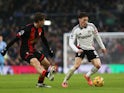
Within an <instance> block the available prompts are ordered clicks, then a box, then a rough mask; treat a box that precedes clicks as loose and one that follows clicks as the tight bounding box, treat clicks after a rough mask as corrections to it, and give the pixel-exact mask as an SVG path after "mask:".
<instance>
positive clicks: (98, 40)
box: [93, 24, 105, 49]
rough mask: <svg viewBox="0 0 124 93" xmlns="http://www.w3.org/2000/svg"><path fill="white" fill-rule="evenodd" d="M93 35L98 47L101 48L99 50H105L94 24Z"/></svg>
mask: <svg viewBox="0 0 124 93" xmlns="http://www.w3.org/2000/svg"><path fill="white" fill-rule="evenodd" d="M93 34H94V37H95V39H96V40H97V42H98V44H99V46H100V47H101V49H105V46H104V44H103V42H102V39H101V37H100V35H99V33H98V30H97V28H96V26H95V25H94V24H93Z"/></svg>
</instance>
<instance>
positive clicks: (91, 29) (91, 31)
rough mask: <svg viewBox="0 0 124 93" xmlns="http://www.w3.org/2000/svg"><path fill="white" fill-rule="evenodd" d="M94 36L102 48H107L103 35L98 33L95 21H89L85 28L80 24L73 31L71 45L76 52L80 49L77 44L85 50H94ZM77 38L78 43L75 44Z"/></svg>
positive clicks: (70, 39)
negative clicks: (102, 38)
mask: <svg viewBox="0 0 124 93" xmlns="http://www.w3.org/2000/svg"><path fill="white" fill-rule="evenodd" d="M94 38H95V39H96V40H97V42H98V44H99V46H100V47H101V48H102V49H105V46H104V44H103V42H102V40H101V37H100V36H99V34H98V30H97V28H96V27H95V25H94V24H93V23H87V26H86V27H85V28H81V27H80V26H79V24H78V25H76V26H75V27H74V28H73V30H72V32H71V35H70V38H69V45H70V47H71V48H72V49H73V50H74V51H75V52H77V51H78V50H79V49H78V48H77V47H76V46H78V47H80V48H82V49H83V50H94V49H95V48H94V46H93V45H94V41H93V39H94ZM75 40H77V45H75V44H74V43H75Z"/></svg>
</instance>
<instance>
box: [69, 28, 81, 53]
mask: <svg viewBox="0 0 124 93" xmlns="http://www.w3.org/2000/svg"><path fill="white" fill-rule="evenodd" d="M76 38H77V36H76V32H75V29H73V30H72V32H71V35H70V37H69V46H70V47H71V48H72V50H73V51H75V52H76V53H81V52H83V50H82V49H78V48H77V47H76V45H75V44H74V43H75V40H76Z"/></svg>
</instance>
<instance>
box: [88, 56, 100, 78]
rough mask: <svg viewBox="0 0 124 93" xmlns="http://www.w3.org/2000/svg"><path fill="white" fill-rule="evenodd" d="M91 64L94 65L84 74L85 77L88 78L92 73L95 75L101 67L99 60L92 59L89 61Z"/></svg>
mask: <svg viewBox="0 0 124 93" xmlns="http://www.w3.org/2000/svg"><path fill="white" fill-rule="evenodd" d="M91 62H92V64H93V65H94V66H93V67H92V69H91V70H90V71H89V72H88V73H87V74H86V76H88V77H90V76H91V75H93V74H94V73H96V72H97V71H98V70H99V68H100V67H101V61H100V59H99V58H94V59H92V60H91Z"/></svg>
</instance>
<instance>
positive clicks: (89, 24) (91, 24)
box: [87, 22, 95, 26]
mask: <svg viewBox="0 0 124 93" xmlns="http://www.w3.org/2000/svg"><path fill="white" fill-rule="evenodd" d="M87 25H88V26H95V25H94V23H90V22H88V23H87Z"/></svg>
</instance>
